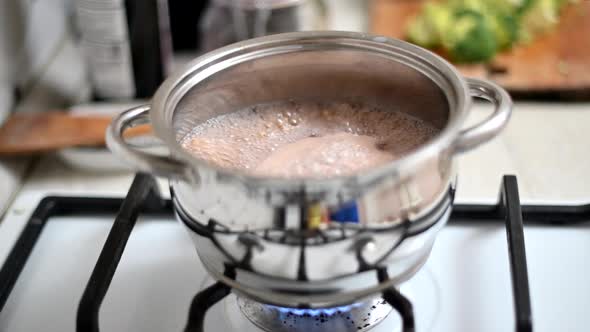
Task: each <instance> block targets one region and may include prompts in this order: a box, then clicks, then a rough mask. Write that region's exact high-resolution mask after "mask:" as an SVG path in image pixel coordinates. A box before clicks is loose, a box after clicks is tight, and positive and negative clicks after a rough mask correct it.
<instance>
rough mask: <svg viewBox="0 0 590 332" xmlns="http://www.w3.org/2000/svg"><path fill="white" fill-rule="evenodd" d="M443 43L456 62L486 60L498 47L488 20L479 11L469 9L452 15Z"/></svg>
mask: <svg viewBox="0 0 590 332" xmlns="http://www.w3.org/2000/svg"><path fill="white" fill-rule="evenodd" d="M443 45H444V46H445V48H446V49H447V50H448V51H449V54H450V55H451V57H452V58H453V60H455V61H458V62H481V61H488V60H490V59H492V58H493V57H494V55H495V54H496V50H497V48H498V44H497V42H496V37H495V35H494V32H493V31H492V28H491V27H490V24H488V21H487V20H486V19H485V17H484V16H483V15H482V14H481V13H479V12H477V11H475V10H470V9H463V10H459V11H457V12H456V13H455V14H454V15H453V24H452V25H450V27H449V29H448V30H447V35H446V36H445V37H444V40H443Z"/></svg>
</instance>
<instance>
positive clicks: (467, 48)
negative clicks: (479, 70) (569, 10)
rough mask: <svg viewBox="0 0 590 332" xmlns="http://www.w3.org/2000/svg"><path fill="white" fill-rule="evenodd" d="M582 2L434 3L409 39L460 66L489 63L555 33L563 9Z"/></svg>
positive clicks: (486, 0)
mask: <svg viewBox="0 0 590 332" xmlns="http://www.w3.org/2000/svg"><path fill="white" fill-rule="evenodd" d="M578 1H579V0H446V1H442V0H441V1H430V2H427V3H426V5H425V6H424V8H423V10H422V12H421V13H420V14H419V15H418V17H417V18H416V19H415V20H414V21H413V22H412V23H411V24H410V25H409V27H408V35H407V37H408V39H409V40H410V41H412V42H414V43H416V44H418V45H420V46H423V47H428V48H439V47H442V48H444V49H445V50H446V51H447V52H448V53H449V54H450V55H451V56H452V57H453V60H455V61H459V62H479V61H487V60H490V59H491V58H493V57H494V55H495V54H496V52H498V51H499V50H505V49H509V48H511V47H512V46H514V45H515V44H517V43H521V42H528V41H531V40H532V39H533V38H535V37H536V36H538V35H540V34H543V33H545V32H547V31H548V30H550V29H551V28H553V27H554V26H555V25H556V24H557V22H558V21H559V14H560V12H561V9H562V8H563V7H564V6H565V5H566V4H568V3H572V2H578Z"/></svg>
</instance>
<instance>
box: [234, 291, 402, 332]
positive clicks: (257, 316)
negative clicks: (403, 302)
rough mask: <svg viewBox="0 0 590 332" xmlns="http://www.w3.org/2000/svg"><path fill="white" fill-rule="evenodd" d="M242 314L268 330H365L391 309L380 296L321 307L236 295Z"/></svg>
mask: <svg viewBox="0 0 590 332" xmlns="http://www.w3.org/2000/svg"><path fill="white" fill-rule="evenodd" d="M238 305H239V307H240V310H241V311H242V313H243V314H244V315H245V316H246V317H247V318H248V319H249V320H250V321H251V322H252V323H254V324H256V325H257V326H258V327H260V328H261V329H263V330H265V331H268V332H321V331H342V332H347V331H350V332H352V331H368V330H369V329H371V328H372V327H373V326H375V325H377V324H378V323H380V322H381V321H382V320H383V319H384V318H385V317H387V315H388V314H389V313H390V312H391V307H390V306H389V304H387V302H386V301H385V300H383V299H375V300H371V301H367V302H363V303H355V304H351V305H347V306H341V307H335V308H324V309H294V308H283V307H276V306H272V305H265V304H262V303H258V302H255V301H252V300H250V299H247V298H242V297H240V298H238Z"/></svg>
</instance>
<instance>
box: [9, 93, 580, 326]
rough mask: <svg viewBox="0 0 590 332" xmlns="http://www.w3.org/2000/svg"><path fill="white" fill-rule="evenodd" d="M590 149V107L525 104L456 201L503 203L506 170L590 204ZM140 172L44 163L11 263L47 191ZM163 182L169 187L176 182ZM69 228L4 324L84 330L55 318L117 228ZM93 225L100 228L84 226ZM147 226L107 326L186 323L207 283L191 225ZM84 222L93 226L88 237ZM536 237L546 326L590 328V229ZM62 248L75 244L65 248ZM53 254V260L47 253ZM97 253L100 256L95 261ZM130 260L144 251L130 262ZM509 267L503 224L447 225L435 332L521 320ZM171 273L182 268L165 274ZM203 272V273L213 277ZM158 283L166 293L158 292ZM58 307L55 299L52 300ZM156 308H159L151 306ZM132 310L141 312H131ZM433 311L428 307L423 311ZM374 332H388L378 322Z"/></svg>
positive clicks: (38, 255)
mask: <svg viewBox="0 0 590 332" xmlns="http://www.w3.org/2000/svg"><path fill="white" fill-rule="evenodd" d="M475 113H476V114H475V116H474V119H472V120H473V121H475V120H477V119H478V118H481V117H483V116H485V112H484V111H483V110H481V109H478V110H477V111H476V112H475ZM588 151H590V105H589V104H577V105H561V104H553V105H547V104H518V105H517V106H516V109H515V113H514V117H513V119H512V121H511V123H510V125H509V127H508V128H507V129H506V131H505V132H504V133H503V134H502V135H501V136H500V137H499V138H498V139H496V140H495V141H493V142H492V143H490V144H488V145H486V146H484V147H482V148H480V149H477V150H476V151H473V152H471V153H469V154H466V155H464V156H461V157H460V163H459V172H460V179H459V187H458V196H457V199H458V200H459V201H461V202H466V201H469V202H494V201H495V200H496V199H497V194H498V189H499V184H500V178H501V176H502V175H503V174H507V173H510V174H516V175H517V176H518V180H519V185H520V193H521V198H522V201H524V202H561V203H563V204H576V203H578V204H579V203H583V202H586V203H587V202H590V153H588ZM132 176H133V175H132V174H131V173H130V172H123V173H118V174H116V173H110V174H103V173H99V172H84V171H77V170H72V169H68V168H67V167H66V166H65V165H64V164H63V163H61V162H60V161H59V160H58V159H57V158H54V157H48V158H45V159H43V160H42V161H41V162H40V163H39V164H38V165H37V167H36V169H35V170H34V171H33V172H32V174H31V175H30V176H29V177H28V179H27V180H26V181H25V183H24V186H23V188H22V190H21V192H20V193H19V194H18V195H17V198H16V200H15V201H14V203H13V204H12V205H11V206H10V208H9V209H8V210H7V213H6V215H5V216H4V217H3V219H2V221H1V222H0V262H3V261H4V258H5V256H6V255H7V253H8V251H9V250H10V248H11V247H12V245H13V243H14V241H15V239H16V237H17V236H18V234H19V232H20V231H21V229H22V227H23V225H24V223H25V222H26V220H27V219H28V216H29V215H30V213H31V212H32V209H34V208H35V206H36V205H37V203H38V201H39V200H40V199H41V198H42V197H44V196H46V195H48V194H67V195H90V196H105V195H110V196H122V195H124V194H125V193H126V191H127V189H128V187H129V185H130V183H131V180H132ZM162 186H163V187H165V186H166V184H165V182H163V183H162ZM86 219H90V218H86ZM70 223H71V221H70ZM70 223H68V222H67V221H65V220H64V222H61V223H60V222H59V221H54V222H52V223H50V225H51V226H50V227H49V228H48V229H46V233H45V234H46V235H47V234H50V235H51V237H48V236H46V237H44V238H43V237H42V242H40V244H39V246H38V248H37V249H36V251H34V253H33V262H35V263H30V264H29V265H31V267H29V266H27V267H26V268H25V272H23V273H27V271H28V273H29V275H30V276H29V277H27V278H26V279H25V280H27V282H31V281H35V280H36V281H37V283H33V286H31V287H28V286H27V285H24V284H21V285H20V286H18V284H17V288H15V292H17V293H18V294H20V295H19V298H20V299H24V300H26V299H29V300H28V301H23V302H22V303H21V304H18V303H16V304H15V303H13V302H9V304H7V308H8V306H9V305H10V308H11V309H10V310H8V311H6V310H5V311H4V312H3V313H2V315H0V331H4V330H7V331H8V330H10V331H41V330H45V331H68V330H71V328H72V327H73V322H72V321H71V320H72V319H73V318H71V317H67V318H63V319H65V320H67V322H63V321H60V320H61V319H60V318H58V319H55V318H56V317H60V313H61V316H64V312H65V313H67V315H72V314H73V313H72V312H70V311H72V310H75V305H76V301H77V299H78V296H79V294H78V293H79V291H81V288H83V286H84V285H83V284H84V282H82V283H81V284H76V285H75V286H72V285H73V284H75V283H76V281H78V282H79V281H80V280H82V281H84V280H87V277H88V274H89V271H90V269H91V267H92V266H93V265H94V263H95V259H96V257H95V256H96V254H97V253H98V251H97V250H100V247H101V243H102V241H104V240H103V239H104V237H105V235H106V232H107V231H108V226H106V225H108V223H107V224H105V223H104V222H99V221H95V222H93V221H92V220H90V222H89V223H87V222H86V221H84V222H80V223H75V224H71V225H75V226H67V227H66V226H64V225H70ZM82 224H84V225H91V226H90V227H89V228H87V227H86V226H80V225H82ZM60 225H61V226H60ZM148 225H151V226H149V227H148V226H145V227H144V228H141V231H139V233H138V234H143V235H141V236H140V235H137V236H138V239H137V240H135V241H130V247H129V248H128V249H129V250H127V251H126V255H130V256H124V260H123V264H125V261H126V260H125V257H128V258H127V262H128V264H130V265H128V266H126V265H123V266H126V267H124V268H123V270H122V271H124V272H118V273H120V274H118V276H119V277H117V275H116V277H115V281H114V284H113V287H114V290H111V293H110V294H111V295H109V296H107V300H106V302H105V303H110V305H109V306H108V307H107V308H105V309H104V310H103V311H104V316H105V317H107V318H104V319H105V320H106V321H105V322H104V324H105V326H109V327H112V328H111V329H105V331H109V330H115V331H117V330H131V331H134V330H142V331H151V330H152V328H153V330H157V328H159V329H160V330H161V329H162V328H164V330H179V329H178V327H182V323H183V322H184V318H185V315H186V308H187V304H186V303H185V302H187V301H190V296H188V295H186V294H185V293H186V292H188V293H191V294H192V293H193V292H194V291H195V287H197V288H198V285H196V284H192V283H190V284H182V283H183V282H184V283H187V281H190V280H188V279H187V278H189V279H190V278H191V277H190V276H191V273H193V274H194V273H197V274H198V273H200V272H198V271H197V270H199V269H198V268H197V267H194V266H193V267H187V266H186V265H183V263H182V262H183V260H184V259H188V260H189V261H190V262H192V260H193V259H194V257H193V256H194V252H193V251H192V247H191V245H190V242H188V241H187V240H188V239H187V237H186V236H185V235H182V234H184V233H183V230H182V229H181V228H180V227H178V225H177V224H175V223H164V224H162V223H161V222H160V223H158V222H157V221H156V222H154V223H148ZM60 227H66V228H60ZM72 227H73V228H72ZM76 227H78V228H80V229H83V230H84V232H90V233H84V234H85V235H83V236H82V237H78V236H79V235H78V234H79V233H77V232H78V231H76V230H75V229H76ZM80 232H82V231H81V230H80ZM134 233H135V232H134ZM80 234H81V233H80ZM525 236H526V241H527V242H526V244H527V251H528V253H527V254H528V259H529V275H530V282H531V292H532V293H533V311H534V312H533V314H534V317H535V323H536V327H537V328H538V331H555V330H563V331H566V330H567V331H585V330H587V326H589V325H590V317H589V316H588V315H586V314H584V312H585V311H584V308H588V307H590V302H589V301H590V298H589V297H588V296H587V294H590V288H589V286H588V283H587V282H586V281H587V279H588V277H589V276H590V266H588V264H587V263H585V262H588V261H590V256H589V255H590V254H589V253H590V232H589V231H588V229H586V228H568V229H559V228H543V227H527V229H526V235H525ZM63 243H69V244H71V246H68V247H67V248H65V247H61V248H60V246H62V245H63ZM176 243H178V245H176ZM180 244H182V245H180ZM72 246H73V247H72ZM41 247H43V248H41ZM56 248H57V249H56ZM52 250H57V251H56V252H54V251H52ZM189 251H190V252H189ZM44 253H45V254H46V255H47V256H42V255H43V254H44ZM60 253H61V255H60ZM72 253H76V254H75V255H73V254H72ZM146 253H147V256H146ZM86 254H88V255H90V258H88V259H86V258H85V257H86V256H85V255H86ZM64 255H65V256H64ZM157 255H160V256H157ZM66 256H67V257H69V258H67V257H66ZM131 256H134V257H135V258H134V259H131V258H129V257H131ZM148 256H149V257H148ZM189 256H190V257H189ZM64 257H66V258H64ZM129 262H132V263H129ZM171 262H172V263H171ZM507 262H508V261H507V254H506V239H505V234H504V230H503V228H502V226H501V225H490V226H482V227H476V228H470V227H457V226H452V227H447V228H445V229H444V230H443V231H442V233H441V234H440V236H439V238H438V239H437V243H436V245H435V248H434V250H433V253H432V256H431V258H430V259H429V262H428V263H427V268H426V269H424V270H423V271H421V272H420V274H419V275H418V277H420V278H422V279H428V276H429V275H432V276H434V279H435V280H437V281H436V283H437V284H438V286H436V287H437V289H438V291H437V292H438V293H440V294H439V297H437V299H436V300H437V301H438V302H437V303H438V304H437V306H438V309H437V310H438V311H437V312H438V318H437V320H436V322H435V326H434V328H433V331H473V330H478V331H500V330H501V331H505V330H509V329H510V328H511V327H512V323H513V321H512V304H511V295H510V281H509V269H508V263H507ZM187 263H188V261H187ZM59 264H62V265H59ZM64 264H65V265H64ZM73 264H82V265H83V267H84V268H83V269H82V268H80V271H78V269H76V273H67V272H63V271H68V270H67V269H68V268H70V269H71V266H73ZM170 264H172V265H170ZM174 264H176V265H174ZM178 264H180V265H178ZM190 264H192V263H190ZM76 266H78V265H76ZM84 269H85V270H84ZM169 269H174V270H175V271H177V272H178V273H172V275H170V273H164V274H161V273H160V274H158V272H162V271H168V270H169ZM81 270H84V271H81ZM185 270H186V271H185ZM185 272H186V273H187V274H186V275H185V274H184V273H185ZM145 276H151V277H149V278H148V279H146V280H147V282H148V284H146V283H142V282H138V283H136V281H135V280H136V279H137V278H139V279H138V280H142V279H141V278H143V277H145ZM194 277H197V275H194ZM202 278H203V277H202V276H200V277H198V278H197V279H198V280H200V281H199V282H202ZM170 280H172V282H170ZM417 280H420V279H417ZM175 284H179V285H181V284H182V286H178V287H177V286H174V285H175ZM34 285H37V286H34ZM153 285H155V286H153ZM70 286H71V287H70ZM152 286H153V287H155V288H154V289H151V287H152ZM413 287H414V289H415V288H416V287H421V286H420V285H418V286H413ZM406 288H410V289H409V290H408V292H410V293H412V286H411V285H410V286H407V287H406ZM71 289H74V290H75V291H76V294H74V295H72V296H71V298H70V299H69V300H67V299H65V300H63V301H64V305H63V306H60V305H58V304H59V303H57V302H55V301H58V302H59V301H60V299H61V298H58V299H57V300H55V299H54V297H53V296H54V295H55V294H62V293H67V292H71V291H72V290H71ZM183 289H184V291H183ZM403 290H404V288H403V287H402V291H403ZM151 291H154V292H155V293H153V292H151ZM169 292H172V293H173V294H177V295H176V296H178V299H179V301H180V304H178V302H175V301H176V298H169V297H165V295H166V294H168V293H169ZM183 292H184V293H183ZM179 294H184V295H182V296H181V295H179ZM410 295H411V294H410ZM64 296H65V295H64ZM158 296H159V297H158ZM191 296H192V295H191ZM66 297H67V296H66ZM160 297H164V300H161V298H160ZM12 301H14V299H12ZM52 301H53V302H52ZM68 301H69V302H68ZM150 301H151V302H150ZM154 301H156V302H158V301H164V302H163V304H162V305H163V306H164V305H169V306H170V308H167V309H166V310H167V312H168V316H167V317H168V318H167V319H164V320H160V319H158V318H156V316H157V315H153V317H152V314H153V313H154V312H157V311H155V310H160V309H157V307H158V306H157V305H155V304H153V302H154ZM427 302H428V301H427ZM53 303H55V304H56V305H55V306H52V304H53ZM146 303H151V304H149V305H147V307H146ZM175 305H177V307H176V306H175ZM27 306H30V307H27ZM127 308H133V310H132V311H128V310H126V309H127ZM172 308H177V309H178V310H179V311H180V313H178V312H171V311H170V310H172ZM145 310H147V311H145ZM427 311H428V309H426V310H420V311H417V314H418V313H420V312H422V313H423V312H427ZM30 314H34V315H37V317H38V320H34V319H33V320H31V319H29V320H26V319H25V320H24V325H22V324H23V323H22V322H23V318H24V317H27V315H30ZM138 315H139V316H138ZM141 315H147V316H150V317H151V318H149V319H147V318H145V317H146V316H141ZM421 315H422V314H421ZM142 317H144V318H142ZM138 319H139V320H141V319H143V322H144V323H145V324H144V323H142V324H141V326H138V325H129V324H133V323H132V322H133V321H137V320H138ZM149 322H151V323H150V324H153V325H149V324H148V323H149ZM146 324H147V325H146ZM178 324H180V325H178ZM420 324H424V323H419V325H418V326H419V328H420ZM422 326H424V325H422ZM156 327H157V328H156ZM217 330H218V329H213V331H217ZM219 331H220V330H219ZM375 331H376V332H379V331H378V329H376V330H375ZM420 331H421V330H420V329H419V330H418V332H420Z"/></svg>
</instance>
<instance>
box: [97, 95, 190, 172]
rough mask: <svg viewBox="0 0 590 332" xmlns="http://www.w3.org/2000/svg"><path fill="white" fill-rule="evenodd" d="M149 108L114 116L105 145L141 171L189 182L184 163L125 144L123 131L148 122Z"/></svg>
mask: <svg viewBox="0 0 590 332" xmlns="http://www.w3.org/2000/svg"><path fill="white" fill-rule="evenodd" d="M149 110H150V106H149V105H142V106H138V107H134V108H132V109H129V110H127V111H125V112H123V113H121V114H119V115H118V116H116V117H115V118H114V119H113V121H112V122H111V124H110V125H109V127H108V128H107V132H106V143H107V146H108V147H109V149H110V150H111V151H112V152H113V153H114V154H115V155H117V156H119V157H121V158H122V159H124V160H125V161H126V162H128V163H130V164H132V165H134V166H135V168H137V169H138V170H139V171H141V172H145V173H150V174H153V175H156V176H162V177H166V178H169V179H180V180H184V181H187V182H189V180H190V179H191V176H190V174H191V172H190V169H189V167H188V166H187V165H186V164H185V163H183V162H182V161H179V160H176V159H172V158H170V157H165V156H158V155H154V154H150V153H147V152H144V151H140V150H138V149H136V148H135V147H133V146H131V145H129V144H127V142H126V141H125V139H124V138H123V133H124V132H125V130H127V129H128V128H130V127H134V126H137V125H141V124H146V123H149V121H150V120H149V117H148V112H149Z"/></svg>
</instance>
